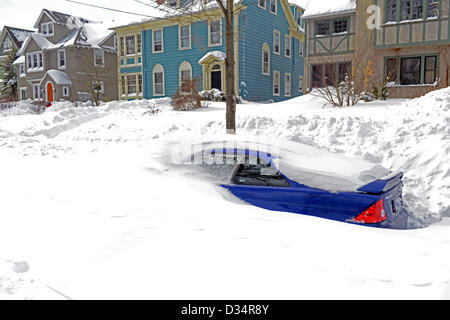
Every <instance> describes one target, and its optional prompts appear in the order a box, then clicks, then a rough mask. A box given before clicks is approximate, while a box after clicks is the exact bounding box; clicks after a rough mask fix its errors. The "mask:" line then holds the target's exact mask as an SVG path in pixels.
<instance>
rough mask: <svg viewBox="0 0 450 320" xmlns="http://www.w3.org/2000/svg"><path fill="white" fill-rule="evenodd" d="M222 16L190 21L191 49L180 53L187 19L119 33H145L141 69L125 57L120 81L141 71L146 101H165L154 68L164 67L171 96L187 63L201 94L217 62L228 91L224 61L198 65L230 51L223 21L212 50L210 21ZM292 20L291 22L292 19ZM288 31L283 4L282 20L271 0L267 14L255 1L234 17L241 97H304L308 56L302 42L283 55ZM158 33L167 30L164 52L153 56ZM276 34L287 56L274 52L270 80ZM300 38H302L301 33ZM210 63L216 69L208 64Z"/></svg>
mask: <svg viewBox="0 0 450 320" xmlns="http://www.w3.org/2000/svg"><path fill="white" fill-rule="evenodd" d="M283 1H284V0H283ZM286 8H287V10H288V14H289V15H290V14H291V10H292V8H291V7H290V6H289V5H288V4H287V2H286ZM294 12H295V10H294ZM221 16H222V14H221V12H220V11H219V10H217V11H216V12H215V13H214V14H212V13H209V14H208V16H205V17H204V18H203V19H204V20H201V21H198V17H196V18H194V19H191V21H190V22H191V48H190V49H184V50H183V49H180V48H179V24H180V23H184V21H185V20H184V19H182V18H181V19H177V20H172V21H171V20H170V19H168V20H160V21H151V22H148V23H145V22H144V23H142V24H136V25H128V26H123V27H118V28H115V31H116V32H117V34H118V37H119V38H120V37H122V36H125V35H127V34H137V33H138V32H140V33H141V34H142V46H143V53H142V66H140V65H139V66H136V65H134V61H131V60H132V59H130V58H129V57H126V56H124V57H120V59H119V69H118V75H119V82H120V81H121V79H122V77H123V76H126V75H133V74H139V73H140V72H142V73H143V86H144V94H143V97H144V98H146V99H151V98H155V97H160V96H154V88H153V69H154V67H155V66H157V65H160V66H162V68H163V69H164V86H165V90H164V96H165V97H171V96H173V95H174V94H175V93H176V91H177V90H178V88H179V85H180V83H179V74H180V73H179V69H180V65H181V64H182V63H183V62H188V63H189V64H190V65H191V68H192V77H193V78H197V79H198V80H199V86H200V88H199V89H200V90H205V89H208V88H210V87H211V79H210V77H211V75H210V72H209V70H210V69H209V68H210V67H211V66H212V65H213V64H214V63H217V64H219V65H221V71H222V89H223V90H224V91H226V88H225V80H224V79H225V67H224V62H223V61H217V60H216V61H213V59H211V61H208V62H205V63H204V64H203V65H200V64H199V60H200V59H201V58H203V57H204V56H205V55H206V54H207V53H208V52H212V51H221V52H223V53H225V52H226V43H225V22H224V19H223V18H221V20H222V43H221V45H218V46H213V47H209V46H208V37H209V32H208V28H209V23H208V20H207V19H210V20H217V19H218V18H219V17H221ZM290 18H291V19H292V17H290ZM186 20H189V19H186ZM192 20H193V21H192ZM291 21H292V20H291ZM289 26H290V25H289V22H288V20H287V17H286V16H285V12H284V10H283V6H282V4H281V0H278V1H277V15H274V14H271V13H270V12H269V0H267V10H263V9H261V8H259V7H258V4H257V2H256V1H254V0H248V1H247V0H244V1H242V2H241V3H240V10H239V11H238V12H236V14H235V28H236V47H235V63H236V71H237V72H236V75H237V78H236V82H235V89H236V94H239V95H241V96H242V97H243V98H244V99H247V100H252V101H267V100H273V101H281V100H285V99H288V98H291V97H295V96H298V95H300V94H302V90H299V76H303V68H304V64H303V57H302V56H300V55H299V50H300V41H299V40H298V39H297V38H294V37H292V38H291V51H292V52H291V57H290V58H287V57H285V55H284V50H285V43H284V36H285V35H289V32H290V30H289ZM156 29H163V39H164V40H163V43H164V49H163V53H154V52H153V31H154V30H156ZM274 29H276V30H279V31H280V32H281V37H282V38H281V50H282V52H281V54H280V56H276V55H274V54H273V52H272V51H271V54H270V55H271V60H270V70H271V74H270V75H269V76H266V75H263V74H262V46H263V44H264V43H265V42H266V43H267V44H268V45H269V46H270V48H271V50H272V48H273V30H274ZM291 29H293V28H291ZM291 32H292V31H291ZM297 36H299V35H298V34H297ZM299 37H300V36H299ZM119 52H120V48H119ZM210 62H211V65H209V64H208V63H210ZM129 63H131V65H129ZM141 68H142V69H141ZM272 70H277V71H279V72H280V75H281V88H280V93H281V94H280V96H274V95H273V72H272ZM287 73H289V74H290V75H291V84H292V88H291V95H290V96H285V95H284V91H285V86H284V76H285V74H287ZM121 87H122V84H119V89H121ZM122 90H123V89H122ZM121 97H122V99H130V97H128V96H127V95H126V94H124V95H121Z"/></svg>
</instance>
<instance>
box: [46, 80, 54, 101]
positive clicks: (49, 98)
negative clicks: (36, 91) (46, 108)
mask: <svg viewBox="0 0 450 320" xmlns="http://www.w3.org/2000/svg"><path fill="white" fill-rule="evenodd" d="M53 100H54V99H53V85H52V84H51V82H49V83H48V84H47V102H53Z"/></svg>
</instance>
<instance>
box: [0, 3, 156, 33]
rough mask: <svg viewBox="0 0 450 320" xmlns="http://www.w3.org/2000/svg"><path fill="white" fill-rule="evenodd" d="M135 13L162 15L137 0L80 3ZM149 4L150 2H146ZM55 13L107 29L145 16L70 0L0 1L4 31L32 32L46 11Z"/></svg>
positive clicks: (1, 22) (0, 18) (0, 14)
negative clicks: (79, 17) (102, 7)
mask: <svg viewBox="0 0 450 320" xmlns="http://www.w3.org/2000/svg"><path fill="white" fill-rule="evenodd" d="M77 1H78V2H84V3H90V4H94V5H98V6H104V7H109V8H114V9H119V10H124V11H130V12H134V13H139V14H144V15H149V16H155V15H157V16H160V15H161V12H159V10H155V9H153V8H150V7H147V6H145V5H143V4H140V3H138V2H136V1H134V0H77ZM142 1H143V2H146V1H147V2H148V1H150V0H142ZM44 8H45V9H49V10H55V11H59V12H63V13H67V14H71V15H74V16H81V17H84V18H86V19H92V20H96V21H102V22H103V23H104V24H105V26H106V27H108V28H109V27H113V26H118V25H122V24H126V23H129V22H134V21H141V20H142V19H145V17H140V16H135V15H129V14H122V13H117V12H112V11H106V10H102V9H96V8H92V7H87V6H83V5H79V4H75V3H71V2H68V1H66V0H39V1H35V0H0V28H2V27H3V26H5V25H6V26H11V27H17V28H24V29H32V28H33V26H34V24H35V22H36V20H37V18H38V17H39V14H40V13H41V10H42V9H44Z"/></svg>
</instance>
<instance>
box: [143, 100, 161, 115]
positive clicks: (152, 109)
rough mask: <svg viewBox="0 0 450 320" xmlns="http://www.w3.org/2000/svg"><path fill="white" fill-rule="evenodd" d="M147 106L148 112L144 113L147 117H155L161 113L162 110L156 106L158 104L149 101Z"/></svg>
mask: <svg viewBox="0 0 450 320" xmlns="http://www.w3.org/2000/svg"><path fill="white" fill-rule="evenodd" d="M146 104H147V108H148V111H145V112H144V116H145V115H149V116H155V115H157V114H158V113H160V112H161V109H160V108H159V107H158V106H157V105H156V103H154V102H152V101H147V102H146Z"/></svg>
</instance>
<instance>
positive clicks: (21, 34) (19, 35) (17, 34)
mask: <svg viewBox="0 0 450 320" xmlns="http://www.w3.org/2000/svg"><path fill="white" fill-rule="evenodd" d="M5 29H6V30H8V31H9V34H10V35H11V37H12V38H13V39H12V40H13V41H14V42H15V43H16V45H17V46H18V47H19V48H20V47H21V46H22V44H23V42H24V41H25V39H26V38H27V37H28V36H29V35H30V34H31V33H33V32H34V31H31V30H25V29H19V28H15V27H8V26H5Z"/></svg>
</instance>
